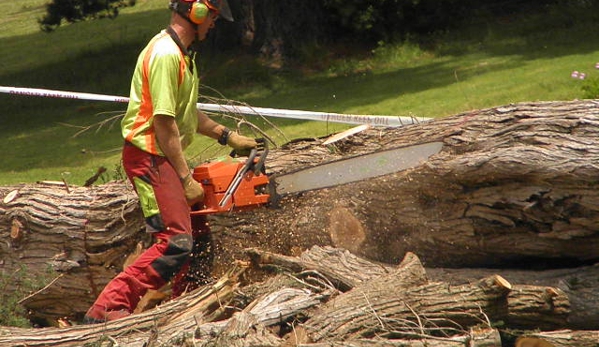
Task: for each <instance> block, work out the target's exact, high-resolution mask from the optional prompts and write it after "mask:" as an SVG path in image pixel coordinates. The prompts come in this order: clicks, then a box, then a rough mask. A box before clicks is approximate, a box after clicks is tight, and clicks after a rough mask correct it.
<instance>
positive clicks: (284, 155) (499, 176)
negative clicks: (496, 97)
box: [0, 100, 599, 318]
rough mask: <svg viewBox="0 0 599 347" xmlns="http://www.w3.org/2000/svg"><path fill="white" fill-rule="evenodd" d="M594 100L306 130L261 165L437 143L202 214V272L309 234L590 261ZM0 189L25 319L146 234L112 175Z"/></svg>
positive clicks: (78, 295) (354, 247) (69, 306)
mask: <svg viewBox="0 0 599 347" xmlns="http://www.w3.org/2000/svg"><path fill="white" fill-rule="evenodd" d="M598 110H599V108H598V104H597V103H596V102H595V101H592V100H587V101H572V102H543V103H521V104H515V105H507V106H502V107H496V108H490V109H485V110H478V111H472V112H469V113H464V114H459V115H455V116H452V117H447V118H444V119H438V120H434V121H431V122H428V123H422V124H416V125H409V126H405V127H401V128H388V129H373V130H369V131H365V132H363V133H361V134H358V135H355V136H353V137H351V138H348V139H346V140H343V141H340V142H337V143H336V144H335V145H334V146H321V145H320V144H321V143H322V142H323V141H322V140H321V139H315V140H313V141H299V142H294V143H290V144H288V145H286V146H284V147H283V148H281V149H276V150H271V152H270V154H269V160H268V162H267V165H268V167H267V171H268V172H269V173H284V172H289V171H292V170H294V169H297V168H300V167H306V166H310V165H318V164H320V163H325V162H328V161H331V160H334V159H339V158H344V157H348V156H359V155H361V154H365V153H372V152H377V151H381V150H384V149H389V148H394V147H399V146H406V145H410V144H416V143H423V142H430V141H442V142H443V143H444V148H443V149H442V151H441V152H440V153H438V154H436V155H434V156H432V157H431V158H430V159H429V160H428V161H427V162H425V163H422V165H420V166H417V167H415V168H413V169H410V170H407V171H404V172H398V173H395V174H392V175H387V176H384V177H379V178H375V179H370V180H366V181H363V182H357V183H354V184H350V185H342V186H337V187H331V188H327V189H323V190H319V191H312V192H306V193H303V194H299V195H291V196H287V197H286V198H285V199H283V201H281V203H280V205H279V207H278V208H259V209H256V210H253V211H250V212H244V213H238V214H232V215H220V216H211V218H210V219H211V220H210V222H211V227H212V230H213V236H214V240H215V249H214V252H215V260H214V261H215V269H214V273H215V275H216V276H219V275H221V274H223V273H224V272H225V271H226V270H227V269H228V268H229V267H230V264H231V263H232V262H233V261H234V260H235V259H239V258H240V257H243V255H242V250H243V249H245V248H247V247H258V248H260V249H264V250H266V251H273V252H275V253H281V254H286V255H298V254H300V253H301V251H302V250H304V249H308V248H310V247H311V246H313V245H322V246H326V245H332V246H335V247H338V248H343V249H347V250H349V251H351V252H353V253H354V254H357V255H361V256H363V257H365V258H367V259H371V260H377V261H380V262H384V263H390V264H396V263H398V262H399V261H400V260H401V259H403V257H404V256H405V255H406V254H407V253H408V252H413V253H415V254H417V255H418V256H419V258H420V259H421V261H422V262H423V264H424V265H425V266H426V267H482V266H494V267H520V268H530V267H531V266H535V267H536V266H539V265H543V266H547V267H549V266H564V265H569V266H572V265H581V264H584V263H591V262H594V261H596V260H597V259H598V258H599V257H598V253H599V247H598V246H599V244H598V242H599V239H598V236H597V229H598V227H597V225H599V223H598V219H599V213H598V212H599V211H598V210H599V193H597V191H598V190H597V179H596V177H599V175H598V174H599V172H598V170H597V165H596V162H597V159H599V154H598V153H599V151H598V150H597V148H599V147H598V146H597V138H599V137H598V136H597V134H598V132H599V130H598V129H599V128H598V127H597V125H598V124H599V117H598ZM13 191H17V195H16V196H15V197H13V196H12V194H11V193H12V192H13ZM0 197H2V199H3V200H4V202H2V203H0V239H1V240H2V241H3V242H2V243H0V254H1V255H2V256H1V259H2V260H1V261H0V270H2V272H3V273H14V272H15V271H17V270H18V268H19V266H21V265H23V266H25V268H26V269H27V271H28V272H30V274H31V275H34V276H36V277H44V276H45V277H47V278H48V279H47V283H49V285H48V286H47V287H46V288H44V289H43V290H42V291H39V292H37V293H35V294H33V295H31V296H29V297H28V298H26V299H25V300H24V301H23V303H24V304H25V306H26V307H27V308H28V309H30V310H31V311H32V313H33V315H34V316H37V317H41V318H56V317H61V316H71V317H75V318H77V317H78V316H80V315H82V314H83V313H84V312H85V311H86V310H87V308H88V307H89V305H90V304H91V302H92V301H93V300H94V299H95V297H96V295H97V294H98V293H99V292H100V290H101V289H102V287H103V286H104V284H105V283H106V282H108V280H110V279H111V278H112V277H114V275H116V273H117V272H118V271H120V269H121V262H122V260H123V259H124V258H125V256H126V255H127V253H129V252H131V251H133V249H134V247H135V245H136V244H137V242H139V241H140V240H142V239H144V240H145V239H146V235H145V233H143V232H140V230H141V229H142V228H143V221H142V218H141V213H140V211H139V208H138V203H137V199H136V197H135V195H134V193H133V191H132V190H131V189H130V188H129V187H128V185H126V184H125V183H110V184H106V185H102V186H95V187H90V188H82V187H67V186H65V185H61V186H56V185H47V184H40V185H21V186H13V187H2V188H0ZM9 198H10V199H9ZM47 265H50V266H51V271H50V272H49V273H47V272H46V271H45V270H43V269H45V268H47ZM67 291H68V293H69V298H70V300H64V297H65V292H67ZM48 305H50V306H48Z"/></svg>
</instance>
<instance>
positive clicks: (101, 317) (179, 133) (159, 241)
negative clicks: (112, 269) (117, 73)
mask: <svg viewBox="0 0 599 347" xmlns="http://www.w3.org/2000/svg"><path fill="white" fill-rule="evenodd" d="M169 8H170V9H171V11H172V15H171V20H170V24H169V26H168V27H167V28H166V29H165V30H163V31H161V32H160V33H159V34H157V35H156V36H154V37H153V38H152V39H151V40H150V42H149V43H148V45H147V46H146V47H145V48H144V49H143V50H142V52H141V53H140V55H139V57H138V60H137V65H136V67H135V71H134V73H133V78H132V82H131V93H130V101H129V105H128V108H127V112H126V114H125V117H124V118H123V120H122V123H121V128H122V135H123V138H124V139H125V145H124V147H123V166H124V169H125V172H126V173H127V176H128V178H129V180H130V181H131V183H132V184H133V186H134V188H135V191H136V193H137V195H138V197H139V201H140V205H141V209H142V212H143V215H144V218H145V221H146V230H147V231H148V232H150V233H152V235H153V237H154V240H155V242H154V244H153V245H152V246H151V247H150V248H148V249H147V250H146V251H145V252H144V253H143V254H141V255H140V256H139V258H137V260H136V261H135V262H134V263H133V264H131V265H130V266H128V267H127V268H126V269H124V270H123V272H121V273H120V274H119V275H117V276H116V277H115V278H114V279H113V280H112V281H111V282H109V283H108V284H107V285H106V287H105V288H104V290H103V291H102V292H101V293H100V295H99V296H98V298H97V299H96V301H95V303H94V304H93V305H92V307H91V308H90V309H89V310H88V311H87V313H86V315H85V318H84V322H86V323H100V322H106V321H111V320H115V319H119V318H122V317H126V316H128V315H130V314H131V313H132V312H133V310H134V309H135V307H136V306H137V303H138V302H139V300H140V298H141V297H142V296H143V295H144V294H145V293H146V292H147V291H148V290H149V289H158V288H160V287H162V286H163V285H164V284H166V283H167V282H168V281H169V280H170V279H171V278H173V276H175V275H176V274H177V273H178V272H179V271H180V270H181V268H182V267H183V265H184V264H185V262H186V261H187V260H188V258H189V255H190V252H191V250H192V245H193V238H192V231H191V218H190V208H189V206H192V205H194V204H196V203H199V202H201V201H202V199H203V196H204V192H203V190H202V186H201V184H200V183H198V182H196V181H195V180H194V179H193V177H192V174H191V171H190V169H189V167H188V166H187V163H186V160H185V157H184V154H183V150H184V149H185V148H186V147H187V146H188V145H189V144H190V143H191V141H192V139H193V137H194V135H195V133H200V134H202V135H206V136H208V137H211V138H213V139H215V140H217V141H218V142H219V143H220V144H222V145H229V146H230V147H232V148H233V149H235V151H236V152H237V153H238V154H242V155H243V154H244V153H247V152H248V151H249V150H250V149H252V148H255V147H257V143H256V141H255V140H254V139H251V138H249V137H245V136H242V135H239V134H237V133H236V132H233V131H230V130H229V129H227V128H226V127H225V126H223V125H221V124H219V123H217V122H215V121H214V120H212V119H210V118H209V117H208V116H207V115H206V114H204V113H203V112H201V111H199V110H198V109H197V101H198V89H199V78H198V71H197V69H196V68H195V67H194V58H195V53H194V52H192V51H190V49H189V47H190V46H191V44H192V43H193V42H194V41H196V40H198V41H202V40H204V39H205V38H206V35H207V34H208V32H209V31H210V29H212V28H213V27H214V25H215V23H216V20H217V19H218V18H219V17H222V18H224V19H226V20H228V21H233V17H232V15H231V10H230V8H229V5H228V3H227V1H226V0H191V1H190V0H171V1H170V5H169Z"/></svg>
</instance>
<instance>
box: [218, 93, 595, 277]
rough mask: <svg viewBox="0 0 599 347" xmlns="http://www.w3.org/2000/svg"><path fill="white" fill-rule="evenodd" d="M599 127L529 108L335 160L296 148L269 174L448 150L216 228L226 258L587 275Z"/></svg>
mask: <svg viewBox="0 0 599 347" xmlns="http://www.w3.org/2000/svg"><path fill="white" fill-rule="evenodd" d="M598 115H599V108H598V104H597V103H596V102H594V101H590V100H589V101H573V102H543V103H522V104H515V105H508V106H503V107H496V108H490V109H485V110H479V111H472V112H469V113H465V114H459V115H456V116H452V117H447V118H443V119H438V120H434V121H431V122H427V123H423V124H417V125H410V126H405V127H401V128H393V129H385V130H380V129H373V130H370V131H365V132H363V133H361V134H359V135H356V136H354V137H352V138H350V139H347V140H345V141H343V142H341V143H337V144H336V145H335V147H334V148H331V147H323V146H319V143H321V141H320V140H316V141H314V142H313V143H312V144H306V143H305V142H302V143H294V144H292V145H290V146H288V147H285V148H284V149H283V150H280V151H273V153H272V154H271V159H270V160H269V163H270V170H271V172H284V171H291V170H293V169H294V168H298V167H305V166H309V165H317V164H319V163H322V162H326V161H330V160H333V159H337V158H340V157H347V156H353V155H357V156H359V155H360V154H364V153H370V152H376V151H380V150H383V149H388V148H393V147H398V146H405V145H410V144H415V143H423V142H430V141H443V143H444V144H445V146H444V148H443V150H442V151H441V152H440V153H438V154H437V155H434V156H432V157H431V158H430V159H429V160H428V161H427V162H426V163H423V164H422V165H420V166H418V167H415V168H413V169H411V170H407V171H404V172H398V173H397V174H393V175H388V176H383V177H380V178H376V179H370V180H365V181H362V182H357V183H353V184H349V185H343V186H337V187H333V188H328V189H322V190H318V191H312V192H306V193H304V194H302V195H300V196H288V197H287V198H286V199H284V200H283V202H282V204H281V206H280V207H279V209H274V210H273V209H260V210H255V211H252V212H248V213H244V214H237V215H235V216H230V217H229V218H226V217H217V219H216V220H215V221H213V223H212V226H213V230H214V231H215V234H216V235H218V237H217V238H222V245H226V247H227V248H229V247H231V243H232V244H233V245H234V247H235V246H237V245H239V246H241V247H247V246H256V247H259V248H264V249H267V250H272V251H275V252H279V253H281V252H282V253H288V254H293V252H294V250H296V249H300V250H301V249H305V248H308V247H310V246H312V245H314V244H320V245H333V246H335V247H339V248H344V249H348V250H350V251H352V252H355V253H356V254H359V255H362V256H365V257H366V258H369V259H374V260H378V261H382V262H387V263H397V262H398V261H399V260H400V259H402V257H403V255H404V254H406V252H408V251H410V252H413V253H416V254H418V255H419V257H420V258H421V260H422V261H423V263H424V264H425V265H426V266H427V267H489V266H493V267H501V266H504V267H508V266H509V267H530V266H531V264H533V265H534V264H539V263H541V262H543V263H545V264H547V265H548V266H564V265H570V266H572V265H581V264H582V263H585V262H588V263H591V262H594V261H596V260H597V259H599V257H598V255H599V237H598V233H597V229H598V227H597V225H599V223H598V219H599V213H598V212H599V193H597V192H598V191H599V190H598V189H597V187H598V184H597V182H598V180H597V177H599V170H598V169H597V165H596V163H597V161H598V159H599V151H598V150H597V148H599V147H598V146H597V138H599V136H597V135H598V133H599V130H598V129H599V128H598V127H597V125H598V124H599V117H598ZM219 218H220V219H219ZM220 223H222V227H220V226H219V224H220ZM223 247H225V246H223Z"/></svg>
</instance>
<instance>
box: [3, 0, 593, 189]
mask: <svg viewBox="0 0 599 347" xmlns="http://www.w3.org/2000/svg"><path fill="white" fill-rule="evenodd" d="M45 2H46V0H31V1H28V2H26V3H21V2H15V1H8V0H0V8H1V9H3V13H5V14H4V15H3V17H1V18H0V46H1V47H2V50H1V51H0V57H1V59H0V85H3V86H18V87H31V88H48V89H58V90H70V91H78V92H89V93H100V94H110V95H123V96H127V95H128V90H129V79H130V75H131V70H132V69H133V67H134V62H135V59H136V57H137V54H138V52H139V50H140V49H141V48H142V47H143V46H144V45H145V43H146V42H147V40H148V39H149V38H150V37H151V36H153V35H154V34H155V33H156V32H158V31H159V30H160V29H162V28H163V27H164V26H165V25H166V23H167V21H168V16H169V12H168V10H166V5H165V1H164V0H138V1H137V5H136V6H135V7H133V8H128V9H125V10H123V11H122V12H121V14H120V15H119V16H118V18H116V19H115V20H108V19H105V20H99V21H93V22H85V23H77V24H72V25H65V26H63V27H61V28H59V29H58V30H57V31H56V32H54V33H52V34H47V33H43V32H40V31H39V29H38V26H37V19H38V18H40V17H41V16H42V15H43V13H44V7H43V4H44V3H45ZM537 16H538V17H537ZM572 16H575V17H576V18H577V20H576V21H572V20H571V19H570V18H572ZM594 16H595V15H594V13H564V11H557V10H554V11H549V12H548V13H544V14H536V15H531V16H530V18H528V21H523V20H518V19H517V18H516V19H514V20H507V21H506V20H505V19H502V20H497V21H489V20H486V21H482V20H481V21H479V22H478V23H476V22H475V21H473V25H472V27H471V28H464V29H463V30H460V31H459V32H453V33H445V34H443V35H438V36H435V37H431V38H430V42H427V43H426V44H420V45H419V44H415V43H413V42H408V41H407V42H404V43H402V44H380V45H379V46H378V47H377V48H376V49H374V50H373V51H372V52H370V54H363V55H362V56H361V57H359V58H357V57H354V58H352V57H344V58H331V54H330V50H329V49H327V48H325V47H314V52H306V56H307V57H309V58H307V59H306V66H305V67H303V69H299V68H297V69H294V68H283V69H279V70H273V69H269V68H266V67H264V66H262V65H260V64H259V63H258V62H257V61H256V60H255V59H253V58H249V57H220V56H217V55H210V56H208V57H207V59H206V60H207V61H205V62H204V63H203V64H202V65H203V68H202V75H203V83H204V84H205V85H206V86H210V87H213V88H215V89H217V90H218V91H219V92H220V93H222V95H224V96H225V97H226V98H228V99H233V100H238V101H241V102H245V103H248V104H250V105H253V106H261V107H272V108H286V109H300V110H309V111H327V112H339V113H352V114H376V115H400V116H408V115H414V116H421V117H444V116H447V115H451V114H456V113H460V112H466V111H468V110H473V109H479V108H485V107H492V106H497V105H503V104H508V103H515V102H521V101H538V100H570V99H574V98H581V97H583V96H584V95H583V92H582V90H581V87H582V86H583V85H585V84H589V83H591V82H592V81H593V80H596V79H597V76H596V75H599V72H598V71H597V70H596V69H595V63H596V62H597V61H599V48H598V47H599V45H598V43H599V42H598V41H599V38H596V37H595V36H594V35H593V33H595V32H597V29H599V28H598V27H599V21H597V19H596V18H594ZM547 22H551V25H549V26H548V25H547V24H546V23H547ZM310 66H319V67H320V68H319V69H309V67H310ZM306 67H307V68H306ZM573 70H578V71H582V72H586V73H587V75H588V76H589V77H590V78H588V79H587V80H585V81H581V80H575V79H572V78H571V77H570V74H571V72H572V71H573ZM305 71H310V72H305ZM205 91H206V93H212V92H210V91H209V89H205ZM0 105H2V113H1V114H0V135H2V137H3V139H4V141H2V142H0V158H1V159H2V160H1V163H2V166H1V168H0V184H2V185H6V184H16V183H22V182H35V181H39V180H61V179H66V180H67V181H68V182H70V183H72V184H82V183H83V182H84V181H85V180H86V179H87V178H88V177H90V176H92V175H93V174H94V173H95V172H96V170H97V169H98V167H100V166H104V167H106V168H107V169H108V173H107V174H106V176H105V177H103V180H104V181H106V180H110V179H113V178H115V177H118V170H117V169H118V166H119V158H120V152H119V149H120V145H121V141H122V140H121V138H120V135H119V126H118V122H113V123H110V124H107V125H106V126H105V127H103V128H101V129H95V128H94V129H91V130H90V131H88V132H85V133H83V134H81V135H79V136H77V137H75V136H74V135H75V134H76V133H77V132H78V131H79V130H80V129H78V128H75V127H73V126H89V125H91V124H94V123H97V122H100V121H102V120H106V119H108V118H109V117H112V116H114V115H116V114H118V113H119V112H122V111H124V109H125V105H124V104H115V103H109V102H94V101H80V100H65V99H48V98H37V97H25V96H15V95H6V94H4V95H2V94H0ZM271 120H273V121H274V122H275V123H276V125H277V126H278V127H280V128H281V129H282V130H283V132H284V134H285V135H286V138H287V139H292V138H296V137H305V136H313V137H316V136H324V135H326V134H329V133H332V132H335V131H339V130H342V129H345V128H347V127H348V126H347V125H341V124H326V123H322V122H305V121H292V120H280V119H274V118H273V119H271ZM65 124H69V125H70V126H67V125H65ZM267 128H269V129H268V132H269V134H271V135H273V136H276V133H275V132H274V130H273V129H270V127H267ZM276 139H277V141H279V142H281V143H282V142H284V141H285V138H283V137H282V136H276ZM207 147H208V149H207V150H206V148H207ZM219 154H223V151H222V149H219V148H218V146H214V144H213V141H208V140H206V139H204V138H199V141H196V143H194V146H193V147H192V148H190V149H189V151H188V156H189V157H190V158H193V159H195V160H196V161H197V160H203V159H206V158H209V157H212V156H215V155H219Z"/></svg>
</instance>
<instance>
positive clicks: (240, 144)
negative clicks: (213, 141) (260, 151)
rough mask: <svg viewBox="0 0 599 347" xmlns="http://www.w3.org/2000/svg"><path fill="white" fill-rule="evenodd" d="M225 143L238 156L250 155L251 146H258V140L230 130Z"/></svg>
mask: <svg viewBox="0 0 599 347" xmlns="http://www.w3.org/2000/svg"><path fill="white" fill-rule="evenodd" d="M227 145H229V146H230V147H231V148H233V149H234V150H235V153H237V155H240V156H248V155H250V151H251V150H252V148H256V147H258V142H256V140H255V139H253V138H251V137H246V136H243V135H239V134H238V133H236V132H234V131H231V132H230V133H229V137H228V138H227Z"/></svg>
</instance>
